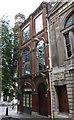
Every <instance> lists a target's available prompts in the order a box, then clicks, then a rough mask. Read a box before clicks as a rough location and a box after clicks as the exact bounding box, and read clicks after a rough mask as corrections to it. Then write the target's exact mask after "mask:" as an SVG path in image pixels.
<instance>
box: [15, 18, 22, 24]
mask: <svg viewBox="0 0 74 120" xmlns="http://www.w3.org/2000/svg"><path fill="white" fill-rule="evenodd" d="M15 22H16V23H17V22H21V23H23V22H24V18H21V17H17V19H16V20H15Z"/></svg>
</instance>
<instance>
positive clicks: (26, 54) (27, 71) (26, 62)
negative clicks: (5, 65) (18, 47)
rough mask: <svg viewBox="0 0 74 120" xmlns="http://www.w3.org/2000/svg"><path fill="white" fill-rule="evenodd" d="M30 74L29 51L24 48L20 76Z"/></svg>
mask: <svg viewBox="0 0 74 120" xmlns="http://www.w3.org/2000/svg"><path fill="white" fill-rule="evenodd" d="M23 74H30V50H29V48H26V49H25V50H24V52H23V64H22V75H23Z"/></svg>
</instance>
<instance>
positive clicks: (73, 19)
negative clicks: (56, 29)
mask: <svg viewBox="0 0 74 120" xmlns="http://www.w3.org/2000/svg"><path fill="white" fill-rule="evenodd" d="M73 24H74V13H73V14H71V16H70V17H69V18H68V19H67V21H66V23H65V27H68V26H70V25H73Z"/></svg>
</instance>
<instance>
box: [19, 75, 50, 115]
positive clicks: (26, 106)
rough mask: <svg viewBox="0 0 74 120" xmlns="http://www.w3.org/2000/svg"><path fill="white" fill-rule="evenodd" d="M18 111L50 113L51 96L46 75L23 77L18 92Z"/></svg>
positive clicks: (40, 113)
mask: <svg viewBox="0 0 74 120" xmlns="http://www.w3.org/2000/svg"><path fill="white" fill-rule="evenodd" d="M18 112H25V113H29V114H39V115H44V116H50V115H51V98H50V86H49V78H48V76H47V77H46V76H41V75H39V76H36V77H35V78H33V79H31V78H30V77H29V78H28V77H27V78H26V79H25V78H23V79H21V83H20V92H19V94H18Z"/></svg>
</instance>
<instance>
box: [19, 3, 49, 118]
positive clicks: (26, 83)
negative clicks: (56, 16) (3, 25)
mask: <svg viewBox="0 0 74 120" xmlns="http://www.w3.org/2000/svg"><path fill="white" fill-rule="evenodd" d="M47 8H48V4H47V3H46V2H42V3H41V4H40V6H39V7H38V8H37V9H36V10H35V11H34V12H33V13H32V14H31V15H29V17H28V18H27V19H26V20H25V21H24V22H23V23H22V24H21V25H20V27H18V28H19V43H20V44H21V50H20V57H19V60H18V80H19V93H18V101H19V104H18V112H27V113H33V114H40V115H45V116H48V115H50V114H51V109H50V107H51V106H50V105H51V102H50V88H49V82H48V81H49V72H48V69H49V68H50V65H49V52H48V32H47V18H46V16H47ZM40 14H42V23H43V29H42V30H41V31H39V32H38V33H36V30H35V19H36V18H37V17H38V16H39V15H40ZM27 25H29V26H30V37H29V39H28V40H27V41H26V42H23V30H24V28H25V26H27ZM40 40H43V41H44V52H45V54H44V59H45V67H44V69H43V70H41V71H39V72H37V68H36V67H37V65H36V45H37V43H38V42H39V41H40ZM26 47H29V48H30V74H24V75H22V67H23V61H22V52H23V51H24V49H25V48H26ZM45 111H46V112H45Z"/></svg>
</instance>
